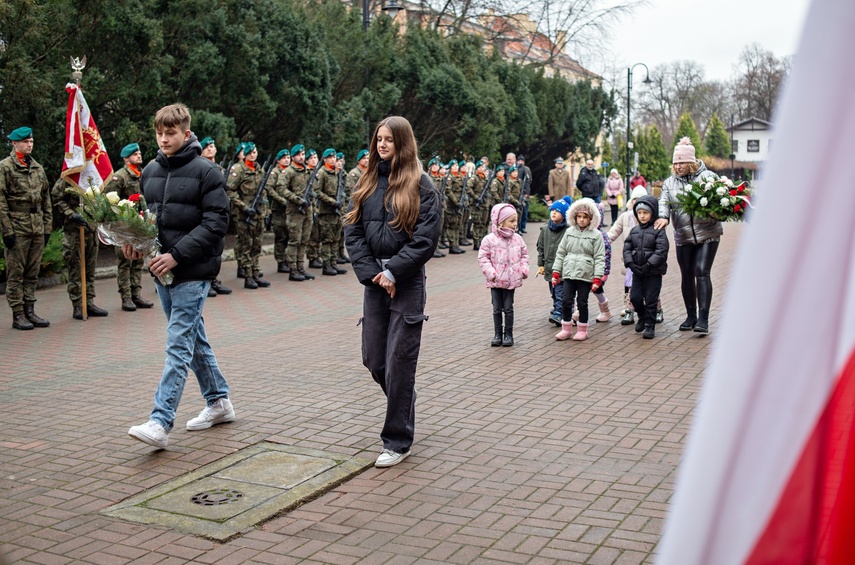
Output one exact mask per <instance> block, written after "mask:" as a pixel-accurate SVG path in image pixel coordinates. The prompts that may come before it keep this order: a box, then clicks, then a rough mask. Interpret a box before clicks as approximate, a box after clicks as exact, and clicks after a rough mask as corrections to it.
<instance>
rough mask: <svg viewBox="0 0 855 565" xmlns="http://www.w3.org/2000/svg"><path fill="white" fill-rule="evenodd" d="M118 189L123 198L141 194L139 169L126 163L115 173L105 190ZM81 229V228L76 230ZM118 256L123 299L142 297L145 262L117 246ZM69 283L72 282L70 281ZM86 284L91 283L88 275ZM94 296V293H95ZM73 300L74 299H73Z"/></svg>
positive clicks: (119, 280)
mask: <svg viewBox="0 0 855 565" xmlns="http://www.w3.org/2000/svg"><path fill="white" fill-rule="evenodd" d="M54 188H56V187H54ZM110 191H116V192H118V193H119V197H120V198H122V199H126V198H128V197H129V196H130V195H131V194H139V192H140V174H139V172H138V171H134V170H133V169H132V168H130V167H129V166H128V165H125V166H124V167H122V168H121V169H119V170H118V171H116V173H115V174H113V178H112V179H110V182H109V183H107V185H106V186H105V187H104V192H110ZM76 231H79V230H76ZM115 250H116V251H115V252H116V258H117V259H118V260H119V265H118V270H117V273H116V283H118V285H119V294H121V295H122V300H125V299H127V298H131V297H134V298H137V299H138V298H139V297H140V289H141V288H142V271H143V266H144V265H145V262H144V261H143V260H142V259H135V260H133V261H131V260H130V259H127V258H126V257H125V254H124V253H122V248H121V247H116V248H115ZM86 254H87V261H86V262H87V266H86V270H87V272H88V270H89V266H88V263H89V261H88V255H89V251H88V250H87V251H86ZM69 284H71V282H70V281H69ZM86 284H87V285H88V284H89V281H88V277H87V281H86ZM69 294H71V290H69ZM93 296H94V295H93ZM72 301H73V299H72Z"/></svg>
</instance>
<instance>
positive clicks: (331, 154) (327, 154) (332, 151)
mask: <svg viewBox="0 0 855 565" xmlns="http://www.w3.org/2000/svg"><path fill="white" fill-rule="evenodd" d="M327 157H335V149H333V148H332V147H330V148H328V149H324V154H323V158H324V159H326V158H327Z"/></svg>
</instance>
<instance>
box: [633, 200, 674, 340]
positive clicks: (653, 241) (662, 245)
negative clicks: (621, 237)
mask: <svg viewBox="0 0 855 565" xmlns="http://www.w3.org/2000/svg"><path fill="white" fill-rule="evenodd" d="M632 212H633V214H635V218H636V220H638V225H636V226H635V227H634V228H632V230H631V231H630V232H629V235H628V236H627V238H626V241H625V242H624V244H623V262H624V264H625V265H626V268H627V269H629V270H631V271H632V277H633V278H632V291H631V293H630V297H629V298H630V300H631V301H632V305H633V307H634V308H635V311H636V312H638V322H637V323H636V324H635V331H636V332H642V331H643V332H644V339H653V338H654V337H655V336H656V333H655V331H654V327H655V323H656V304H657V303H658V302H659V292H660V291H661V290H662V275H664V274H665V272H666V271H667V270H668V247H669V244H668V236H667V235H666V234H665V230H657V229H655V228H654V227H653V221H654V220H655V219H656V218H657V217H658V212H659V202H657V200H656V198H654V197H653V196H642V197H641V198H639V199H638V200H637V201H636V202H635V205H634V206H633V208H632Z"/></svg>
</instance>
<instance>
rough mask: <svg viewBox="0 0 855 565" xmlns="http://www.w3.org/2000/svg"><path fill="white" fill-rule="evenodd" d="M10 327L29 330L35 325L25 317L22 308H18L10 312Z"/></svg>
mask: <svg viewBox="0 0 855 565" xmlns="http://www.w3.org/2000/svg"><path fill="white" fill-rule="evenodd" d="M12 327H13V328H15V329H16V330H31V329H33V328H35V327H36V326H34V325H33V324H32V323H31V322H30V321H29V320H28V319H27V316H26V315H24V311H23V310H19V311H17V312H12Z"/></svg>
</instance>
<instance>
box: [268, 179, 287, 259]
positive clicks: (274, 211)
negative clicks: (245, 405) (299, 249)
mask: <svg viewBox="0 0 855 565" xmlns="http://www.w3.org/2000/svg"><path fill="white" fill-rule="evenodd" d="M287 169H288V167H285V168H284V169H283V168H282V167H280V166H279V165H278V164H274V165H273V171H271V173H270V178H269V179H267V193H268V196H269V197H270V228H271V230H273V256H274V257H275V258H276V263H277V264H279V265H283V264H285V263H287V261H288V257H287V255H286V253H287V251H288V222H287V220H286V217H285V210H286V208H287V205H288V200H286V199H285V195H284V194H283V192H282V191H283V189H284V187H285V184H284V183H285V171H286V170H287Z"/></svg>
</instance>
